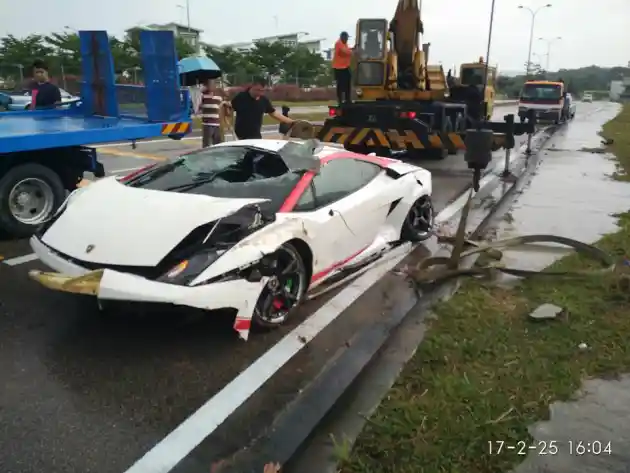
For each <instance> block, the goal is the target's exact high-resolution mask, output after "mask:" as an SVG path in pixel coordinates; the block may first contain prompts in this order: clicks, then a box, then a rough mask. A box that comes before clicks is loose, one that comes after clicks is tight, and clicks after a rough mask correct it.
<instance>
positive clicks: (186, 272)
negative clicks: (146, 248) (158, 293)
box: [157, 250, 226, 286]
mask: <svg viewBox="0 0 630 473" xmlns="http://www.w3.org/2000/svg"><path fill="white" fill-rule="evenodd" d="M225 251H226V250H208V251H203V252H200V253H196V254H195V255H193V256H191V257H190V258H187V259H184V260H182V261H180V262H179V263H177V264H176V265H175V266H173V267H172V268H171V269H169V270H168V271H167V272H166V273H164V274H163V275H162V276H160V277H159V278H158V279H157V280H158V281H159V282H165V283H169V284H177V285H180V286H187V285H188V284H190V283H191V282H192V281H193V280H194V279H195V278H196V277H197V276H199V275H200V274H201V273H202V272H203V271H205V270H206V268H208V266H210V265H211V264H212V263H214V262H215V261H216V260H218V259H219V257H220V256H221V255H222V254H223V253H225Z"/></svg>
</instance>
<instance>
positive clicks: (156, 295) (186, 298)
mask: <svg viewBox="0 0 630 473" xmlns="http://www.w3.org/2000/svg"><path fill="white" fill-rule="evenodd" d="M432 226H433V206H432V203H431V174H430V173H429V172H428V171H427V170H425V169H422V168H419V167H417V166H413V165H410V164H406V163H403V162H401V161H398V160H394V159H385V158H379V157H376V156H365V155H361V154H355V153H352V152H349V151H345V150H343V149H340V148H337V147H333V146H327V145H322V144H320V143H319V142H317V141H315V140H310V141H275V140H244V141H233V142H227V143H223V144H220V145H216V146H212V147H210V148H206V149H202V150H199V151H195V152H193V153H191V154H187V155H184V156H181V157H179V158H176V159H173V160H170V161H167V162H164V163H160V164H157V165H152V166H151V167H149V168H144V169H142V170H141V171H139V172H136V173H133V174H131V175H129V176H126V177H124V178H122V179H120V178H116V177H109V178H105V179H102V180H100V181H97V182H95V183H93V184H91V185H89V186H87V187H83V188H81V189H78V190H76V191H75V192H73V193H72V194H71V195H70V196H69V197H68V199H67V200H66V202H65V203H64V204H63V206H62V207H61V208H60V209H59V211H58V212H57V213H56V214H55V215H54V217H53V218H52V219H51V220H50V221H49V222H47V223H46V224H45V225H44V226H43V227H42V228H41V230H40V231H39V232H38V234H37V235H35V236H34V237H33V238H32V239H31V246H32V248H33V250H34V251H35V253H36V254H37V256H38V257H39V259H40V260H41V261H42V262H43V263H44V264H46V265H47V266H48V267H50V268H52V269H54V270H55V271H58V272H41V271H32V272H31V273H30V276H31V278H33V279H34V280H36V281H38V282H40V283H41V284H43V285H44V286H46V287H49V288H51V289H55V290H60V291H66V292H73V293H79V294H91V295H94V296H96V297H97V298H98V300H99V301H104V302H107V301H134V302H146V303H163V304H174V305H177V306H189V307H195V308H201V309H208V310H213V309H226V308H230V309H236V312H237V315H236V320H235V323H234V328H235V330H237V331H238V333H239V335H240V336H241V337H242V338H244V339H247V337H248V335H249V330H250V327H251V324H252V322H253V323H254V324H257V325H259V326H264V327H272V326H276V325H279V324H281V323H283V322H284V321H285V320H286V319H287V317H289V315H290V314H291V310H292V309H293V308H295V307H296V305H297V304H298V303H299V302H300V300H301V299H302V298H303V297H304V296H305V295H306V294H307V293H308V291H310V290H312V289H313V288H315V287H317V286H318V285H320V284H322V283H324V282H326V281H327V282H330V281H331V278H339V277H340V276H342V277H343V276H344V275H345V276H347V275H348V274H349V273H351V272H352V271H354V270H357V269H359V268H362V267H364V266H365V265H366V264H368V263H370V262H372V261H374V259H376V258H378V257H379V256H380V255H382V254H383V253H384V252H385V251H386V250H387V249H389V248H391V247H392V245H396V244H398V243H400V242H401V241H405V240H407V241H421V240H424V239H426V238H428V237H429V236H430V235H431V229H432ZM335 280H336V279H335Z"/></svg>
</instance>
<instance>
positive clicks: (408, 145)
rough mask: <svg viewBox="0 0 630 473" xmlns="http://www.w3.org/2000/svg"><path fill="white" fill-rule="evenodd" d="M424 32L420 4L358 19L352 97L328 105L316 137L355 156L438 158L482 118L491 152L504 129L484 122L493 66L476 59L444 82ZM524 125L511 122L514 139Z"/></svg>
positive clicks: (460, 145) (411, 0) (407, 0)
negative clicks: (424, 40) (488, 131)
mask: <svg viewBox="0 0 630 473" xmlns="http://www.w3.org/2000/svg"><path fill="white" fill-rule="evenodd" d="M423 33H424V25H423V23H422V19H421V8H420V4H419V0H399V2H398V6H397V8H396V13H395V14H394V17H393V19H392V20H391V21H387V20H385V19H360V20H358V22H357V28H356V43H355V46H354V54H353V62H352V71H353V82H354V87H355V92H356V95H357V97H358V100H356V101H354V102H351V103H347V104H342V105H341V106H339V107H330V110H329V118H328V119H327V120H326V121H325V122H324V124H323V125H322V126H321V127H317V129H316V134H317V138H318V139H320V140H322V141H326V142H333V143H339V144H343V145H344V147H345V148H346V149H349V150H352V151H357V152H361V153H366V152H367V153H370V152H376V153H377V154H388V153H390V152H392V151H407V152H409V153H410V154H411V155H418V156H426V155H429V156H432V157H437V158H440V159H441V158H444V157H446V156H447V155H448V154H455V153H457V151H458V150H460V149H465V144H464V137H465V133H466V129H467V128H469V127H471V126H474V124H475V123H477V124H478V122H479V121H480V120H483V121H484V128H486V129H488V128H490V129H492V130H493V132H494V133H495V146H494V147H495V149H498V148H500V147H502V146H503V141H504V140H503V138H502V136H501V135H502V134H503V133H505V132H506V130H507V125H506V123H505V122H490V121H489V119H490V116H491V114H492V109H493V104H494V97H495V93H494V82H495V79H496V68H493V67H489V66H488V65H487V64H485V62H484V60H483V58H480V61H479V62H473V63H468V64H462V65H461V67H460V71H459V78H455V77H452V76H451V75H450V74H449V76H448V77H447V76H446V75H445V74H444V70H443V68H442V66H441V65H429V63H428V58H429V49H430V43H428V44H422V43H421V35H422V34H423ZM530 128H531V127H530V126H529V125H528V124H520V123H518V124H516V126H515V128H514V134H517V135H520V134H524V133H528V132H529V130H530ZM510 132H511V125H510Z"/></svg>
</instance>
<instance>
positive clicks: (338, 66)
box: [332, 31, 352, 105]
mask: <svg viewBox="0 0 630 473" xmlns="http://www.w3.org/2000/svg"><path fill="white" fill-rule="evenodd" d="M348 38H349V36H348V33H346V32H345V31H343V32H342V33H341V34H340V35H339V39H338V40H337V42H336V43H335V54H334V56H333V60H332V67H333V70H334V71H335V81H336V82H337V101H338V102H339V105H341V104H342V103H344V102H350V83H351V74H350V62H351V59H352V49H351V48H350V46H348Z"/></svg>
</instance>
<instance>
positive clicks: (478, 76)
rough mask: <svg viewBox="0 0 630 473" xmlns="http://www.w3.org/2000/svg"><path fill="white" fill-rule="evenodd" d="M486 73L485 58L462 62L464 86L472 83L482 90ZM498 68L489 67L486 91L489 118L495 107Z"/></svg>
mask: <svg viewBox="0 0 630 473" xmlns="http://www.w3.org/2000/svg"><path fill="white" fill-rule="evenodd" d="M485 73H486V64H485V62H484V61H483V58H482V57H480V58H479V62H471V63H468V64H462V65H461V67H460V70H459V83H460V85H461V86H462V87H468V86H471V85H475V86H477V87H478V88H479V89H480V90H481V89H483V84H484V78H485ZM496 76H497V68H496V67H491V66H489V67H488V76H487V82H486V92H485V97H484V101H485V102H486V103H487V104H488V105H487V109H486V110H487V118H490V117H491V116H492V110H493V108H494V100H495V90H494V85H495V82H496Z"/></svg>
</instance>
